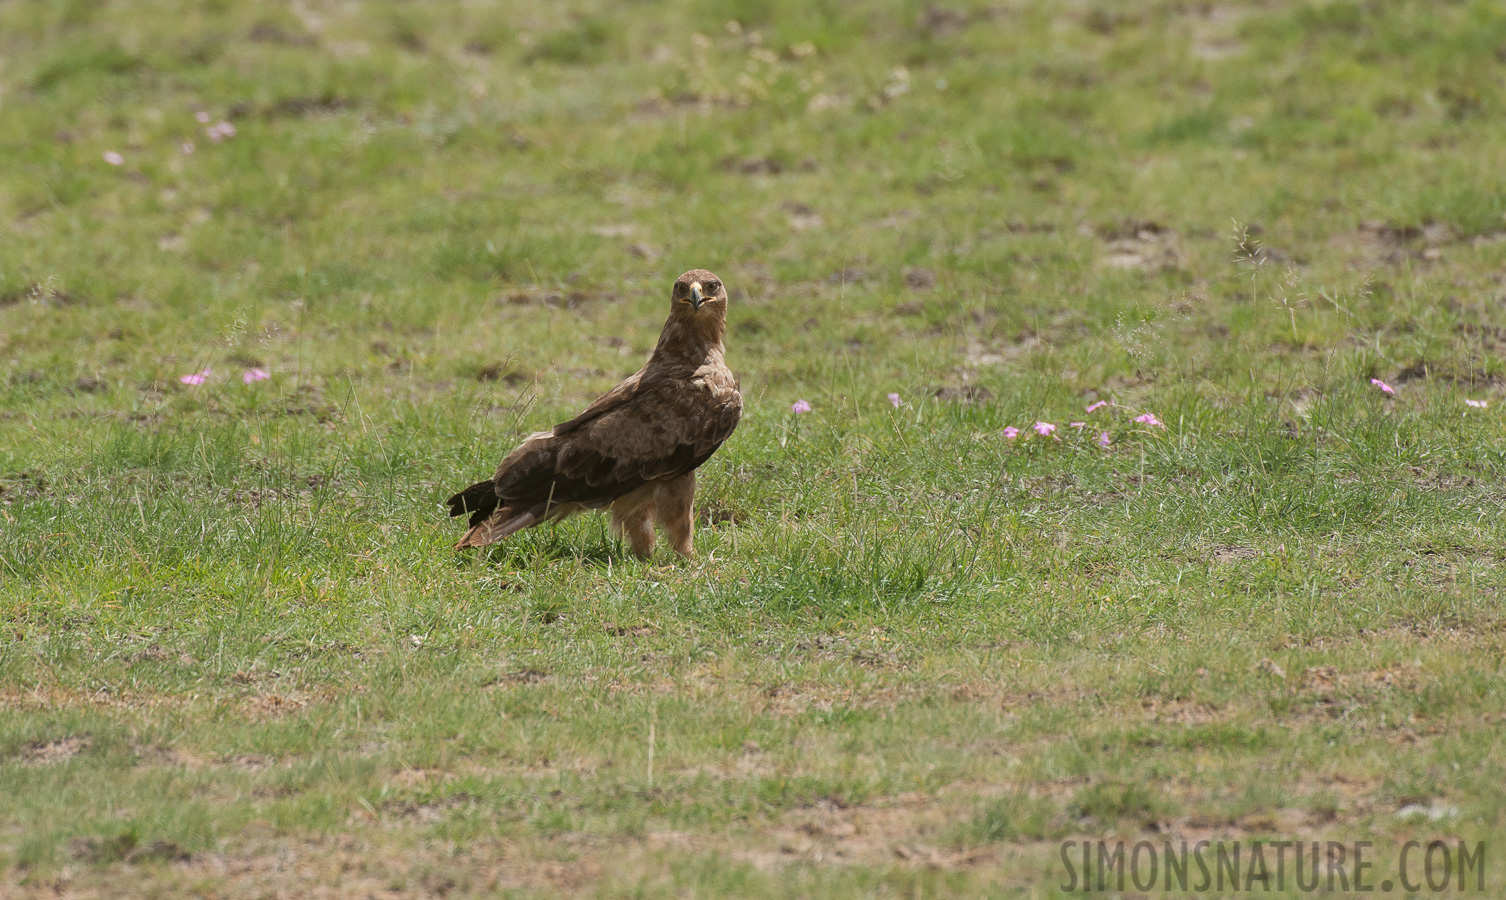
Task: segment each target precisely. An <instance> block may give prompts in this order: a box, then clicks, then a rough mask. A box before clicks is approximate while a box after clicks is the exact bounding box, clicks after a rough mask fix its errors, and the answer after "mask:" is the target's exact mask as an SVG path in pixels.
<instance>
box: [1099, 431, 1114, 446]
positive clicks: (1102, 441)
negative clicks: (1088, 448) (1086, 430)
mask: <svg viewBox="0 0 1506 900" xmlns="http://www.w3.org/2000/svg"><path fill="white" fill-rule="evenodd" d="M1110 443H1111V442H1110V441H1109V433H1108V432H1107V431H1103V432H1099V434H1098V446H1100V447H1102V448H1103V449H1105V450H1107V449H1109V444H1110Z"/></svg>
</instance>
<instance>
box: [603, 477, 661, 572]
mask: <svg viewBox="0 0 1506 900" xmlns="http://www.w3.org/2000/svg"><path fill="white" fill-rule="evenodd" d="M653 501H654V493H653V489H652V488H650V489H648V490H637V491H634V492H633V493H631V494H628V495H627V496H626V497H623V498H622V499H621V500H618V501H617V502H616V503H613V504H612V533H613V534H615V535H617V536H618V537H620V538H626V539H627V542H628V546H629V547H631V548H632V550H633V555H634V556H636V557H638V558H639V559H648V558H649V556H651V555H652V554H653V552H654V515H653V514H654V502H653Z"/></svg>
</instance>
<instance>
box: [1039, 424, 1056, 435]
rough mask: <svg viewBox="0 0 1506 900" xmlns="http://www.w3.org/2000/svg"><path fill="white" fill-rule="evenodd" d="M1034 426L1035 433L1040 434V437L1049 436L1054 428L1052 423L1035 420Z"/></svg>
mask: <svg viewBox="0 0 1506 900" xmlns="http://www.w3.org/2000/svg"><path fill="white" fill-rule="evenodd" d="M1034 428H1035V433H1036V434H1038V435H1040V436H1041V437H1050V436H1051V432H1053V431H1055V430H1056V426H1055V425H1052V424H1051V423H1050V422H1036V423H1035V425H1034Z"/></svg>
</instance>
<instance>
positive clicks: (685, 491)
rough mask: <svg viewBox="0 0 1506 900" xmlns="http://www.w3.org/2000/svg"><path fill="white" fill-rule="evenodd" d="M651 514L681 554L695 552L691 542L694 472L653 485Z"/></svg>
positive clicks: (693, 521) (693, 517) (692, 532)
mask: <svg viewBox="0 0 1506 900" xmlns="http://www.w3.org/2000/svg"><path fill="white" fill-rule="evenodd" d="M654 514H655V516H656V517H657V518H658V520H659V524H660V525H662V526H663V527H664V535H665V537H667V538H669V545H670V546H671V547H673V548H674V551H675V552H676V553H678V554H680V555H681V556H685V557H691V556H694V555H695V547H694V546H693V545H692V543H691V538H693V537H694V536H695V473H694V472H686V473H685V474H684V475H681V476H680V477H679V478H672V479H670V480H669V481H664V482H660V483H659V484H657V485H655V486H654Z"/></svg>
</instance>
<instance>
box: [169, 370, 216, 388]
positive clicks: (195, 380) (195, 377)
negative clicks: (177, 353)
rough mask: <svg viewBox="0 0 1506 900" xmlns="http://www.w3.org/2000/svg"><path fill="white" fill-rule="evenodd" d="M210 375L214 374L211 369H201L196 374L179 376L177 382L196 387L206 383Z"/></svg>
mask: <svg viewBox="0 0 1506 900" xmlns="http://www.w3.org/2000/svg"><path fill="white" fill-rule="evenodd" d="M212 374H214V370H213V369H203V370H200V371H198V372H195V373H193V374H192V375H182V376H179V378H178V380H179V381H181V382H183V383H184V384H191V385H195V386H198V385H201V384H203V383H204V382H206V381H208V380H209V376H210V375H212Z"/></svg>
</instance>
